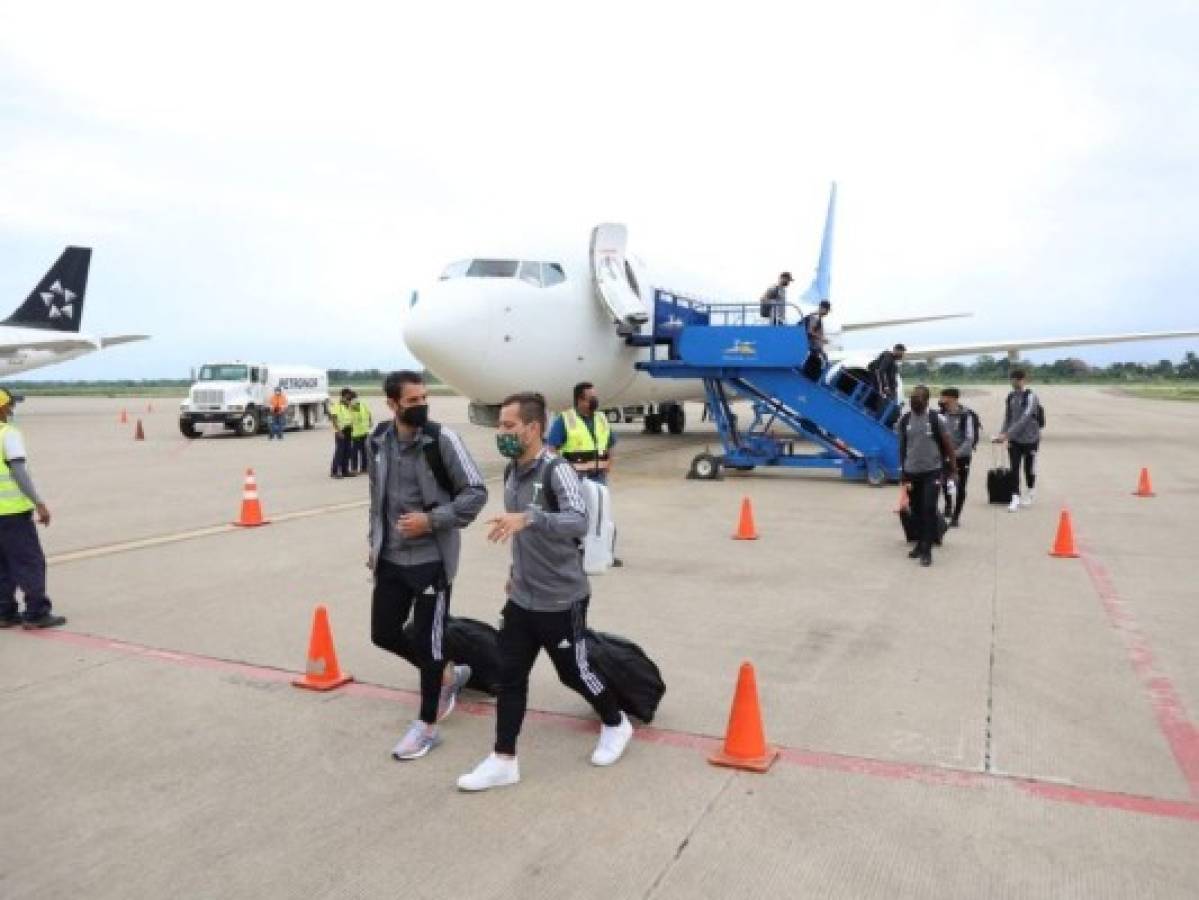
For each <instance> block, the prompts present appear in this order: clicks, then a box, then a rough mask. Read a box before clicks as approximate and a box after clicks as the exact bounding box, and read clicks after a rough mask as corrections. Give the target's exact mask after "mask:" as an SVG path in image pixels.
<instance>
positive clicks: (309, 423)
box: [179, 362, 329, 438]
mask: <svg viewBox="0 0 1199 900" xmlns="http://www.w3.org/2000/svg"><path fill="white" fill-rule="evenodd" d="M277 387H280V388H282V389H283V393H284V394H286V395H287V402H288V407H287V422H286V425H285V427H287V428H303V429H309V428H314V427H316V425H317V423H318V422H320V421H322V420H323V419H324V418H325V417H326V416H327V414H328V406H329V374H328V373H327V372H326V371H325V370H324V369H316V368H312V367H311V366H293V365H283V364H279V363H246V362H232V363H206V364H205V365H203V366H201V367H200V371H199V377H198V378H197V379H196V381H195V383H194V384H193V385H192V386H191V390H190V391H189V392H188V397H187V399H186V400H184V401H183V402H182V403H181V404H180V405H179V430H180V431H181V432H182V433H183V436H184V437H189V438H197V437H200V435H201V434H202V432H201V431H200V429H199V428H197V426H198V425H202V424H207V423H214V422H215V423H220V424H221V425H223V426H224V427H225V428H226V429H227V430H229V431H236V432H237V433H238V434H239V435H241V436H242V437H249V436H250V435H252V434H258V433H260V432H264V431H266V430H267V424H268V423H267V417H268V415H269V413H268V410H269V404H270V399H271V395H272V394H274V392H275V388H277Z"/></svg>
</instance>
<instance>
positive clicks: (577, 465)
mask: <svg viewBox="0 0 1199 900" xmlns="http://www.w3.org/2000/svg"><path fill="white" fill-rule="evenodd" d="M574 401H575V405H574V409H568V410H566V411H565V412H562V413H559V414H558V415H557V416H556V417H555V418H554V424H553V426H551V428H550V431H549V434H548V435H547V436H546V439H545V442H546V444H548V445H549V448H550V449H551V450H553V451H554V452H555V453H557V454H558V455H559V456H561V457H563V458H564V459H567V460H569V461H570V464H571V465H572V466H574V470H575V472H576V473H578V474H579V475H580V476H582V477H583V478H590V479H591V480H592V481H598V482H599V483H600V484H607V483H608V473H609V472H611V471H612V447H613V446H615V444H616V435H614V434H613V433H612V427H611V426H610V425H609V424H608V417H607V416H606V415H604V414H603V413H602V412H600V411H599V398H598V397H597V396H596V393H595V385H593V384H591V382H589V381H580V382H579V383H578V384H576V385H575V387H574Z"/></svg>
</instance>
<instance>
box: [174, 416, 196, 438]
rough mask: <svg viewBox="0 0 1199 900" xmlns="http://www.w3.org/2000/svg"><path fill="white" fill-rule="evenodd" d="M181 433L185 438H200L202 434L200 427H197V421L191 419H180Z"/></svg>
mask: <svg viewBox="0 0 1199 900" xmlns="http://www.w3.org/2000/svg"><path fill="white" fill-rule="evenodd" d="M179 433H180V434H182V435H183V436H184V437H185V438H198V437H199V436H200V429H198V428H197V427H196V423H195V422H193V421H192V420H191V419H180V420H179Z"/></svg>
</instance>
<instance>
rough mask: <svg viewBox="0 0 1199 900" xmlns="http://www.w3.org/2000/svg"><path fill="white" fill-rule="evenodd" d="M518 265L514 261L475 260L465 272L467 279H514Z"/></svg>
mask: <svg viewBox="0 0 1199 900" xmlns="http://www.w3.org/2000/svg"><path fill="white" fill-rule="evenodd" d="M517 265H518V263H517V261H516V260H514V259H475V260H471V264H470V268H468V269H467V270H466V277H467V278H514V277H516V267H517Z"/></svg>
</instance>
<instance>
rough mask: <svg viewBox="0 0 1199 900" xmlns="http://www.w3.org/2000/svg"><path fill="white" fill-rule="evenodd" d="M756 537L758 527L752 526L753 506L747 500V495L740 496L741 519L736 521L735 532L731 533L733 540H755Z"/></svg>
mask: <svg viewBox="0 0 1199 900" xmlns="http://www.w3.org/2000/svg"><path fill="white" fill-rule="evenodd" d="M757 539H758V529H757V528H755V527H754V507H753V504H752V503H750V502H749V498H748V497H742V498H741V521H740V522H738V523H737V533H736V534H734V535H733V540H735V541H756V540H757Z"/></svg>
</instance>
